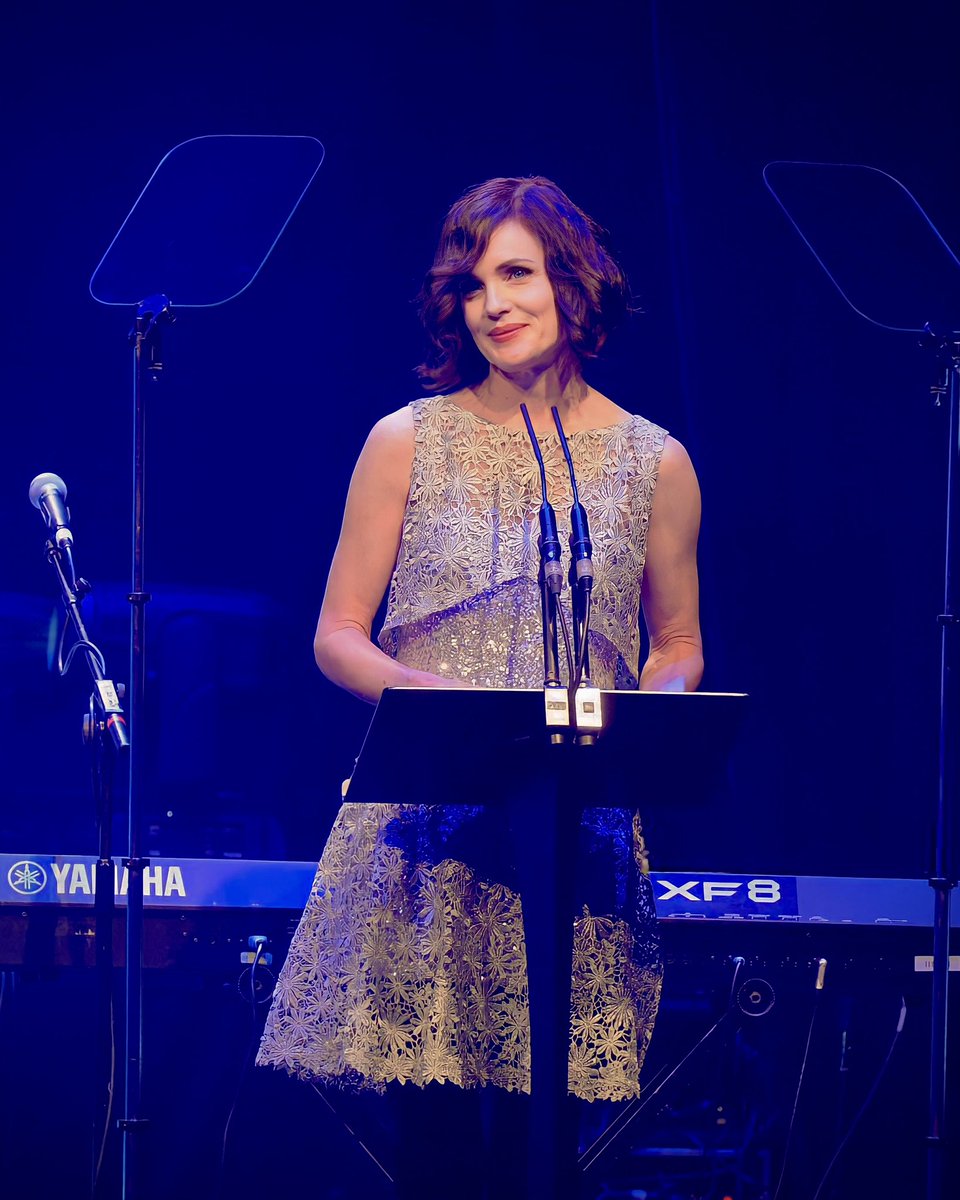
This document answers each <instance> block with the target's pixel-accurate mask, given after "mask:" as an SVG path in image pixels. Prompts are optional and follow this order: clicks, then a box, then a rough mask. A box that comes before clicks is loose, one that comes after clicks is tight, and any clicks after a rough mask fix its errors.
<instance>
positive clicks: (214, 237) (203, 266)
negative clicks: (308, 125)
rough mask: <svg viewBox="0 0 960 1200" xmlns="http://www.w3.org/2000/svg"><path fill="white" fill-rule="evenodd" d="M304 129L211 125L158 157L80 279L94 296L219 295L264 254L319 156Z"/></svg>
mask: <svg viewBox="0 0 960 1200" xmlns="http://www.w3.org/2000/svg"><path fill="white" fill-rule="evenodd" d="M323 153H324V151H323V146H322V145H321V144H320V142H319V141H317V139H316V138H313V137H299V136H294V137H285V136H263V135H247V134H216V135H208V136H205V137H196V138H191V139H190V140H189V141H186V142H181V143H180V145H178V146H174V148H173V149H172V150H171V151H169V153H167V154H166V155H164V157H163V158H162V159H161V161H160V164H159V166H158V167H157V168H156V170H155V171H154V172H153V174H152V175H151V177H150V179H149V180H148V182H147V185H146V187H145V188H144V189H143V191H142V192H141V193H140V195H139V197H138V198H137V201H136V203H135V204H134V206H133V208H132V209H131V210H130V213H129V214H128V216H127V217H126V219H125V220H124V222H123V224H122V225H121V226H120V229H119V230H118V232H117V234H116V236H115V237H114V239H113V241H112V242H111V243H110V246H109V247H108V249H107V252H106V253H105V254H104V256H103V258H102V259H101V260H100V262H99V264H98V266H97V269H96V270H95V271H94V273H93V276H92V278H91V280H90V294H91V295H92V296H93V298H94V299H95V300H98V301H100V303H101V304H120V305H125V306H134V305H136V304H139V303H140V301H142V300H143V299H144V298H145V297H147V296H150V295H153V294H156V293H162V294H163V295H165V296H169V298H170V300H171V302H172V303H173V304H174V305H175V306H176V307H178V308H203V307H210V306H213V305H217V304H223V303H225V302H226V301H227V300H232V299H233V298H234V297H235V296H238V295H239V294H240V293H241V292H242V291H244V290H245V289H246V288H247V287H249V286H250V284H251V283H252V282H253V280H254V279H255V278H256V276H257V274H258V272H259V271H260V269H261V267H262V266H263V264H264V263H265V262H266V260H267V259H268V258H269V256H270V252H271V250H272V249H273V247H274V246H275V245H276V243H277V241H278V239H279V237H280V235H281V234H282V233H283V230H284V229H285V228H286V225H287V223H288V222H289V220H290V218H291V217H292V216H293V214H294V212H295V211H296V209H297V206H298V205H299V203H300V201H301V199H302V198H303V196H304V194H305V193H306V191H307V188H308V187H309V186H310V184H311V183H312V182H313V179H314V177H315V176H316V174H317V171H319V169H320V164H321V163H322V162H323Z"/></svg>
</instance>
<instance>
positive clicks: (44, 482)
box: [30, 471, 73, 550]
mask: <svg viewBox="0 0 960 1200" xmlns="http://www.w3.org/2000/svg"><path fill="white" fill-rule="evenodd" d="M30 503H31V504H32V505H33V507H34V508H36V509H39V510H40V512H41V514H42V515H43V519H44V521H46V523H47V528H48V529H49V530H50V535H51V537H52V538H53V539H54V541H55V542H56V543H57V547H58V548H59V549H61V550H62V549H63V548H64V546H71V547H72V546H73V534H72V533H71V532H70V510H69V508H67V485H66V484H65V483H64V482H63V480H62V479H61V478H60V476H59V475H54V474H53V473H52V472H50V471H44V472H43V474H42V475H38V476H37V477H36V479H34V480H33V482H32V483H31V484H30Z"/></svg>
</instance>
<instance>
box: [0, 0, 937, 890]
mask: <svg viewBox="0 0 960 1200" xmlns="http://www.w3.org/2000/svg"><path fill="white" fill-rule="evenodd" d="M2 21H3V36H2V38H0V79H2V83H0V87H2V89H3V93H4V94H3V112H4V127H5V128H4V135H5V136H4V142H3V149H4V154H3V159H4V175H5V179H6V186H5V187H4V189H3V191H2V193H0V206H2V208H0V213H2V216H0V220H2V229H3V234H4V238H3V241H4V266H5V282H4V288H3V293H4V301H5V303H4V308H5V315H4V320H3V335H2V336H3V354H2V356H0V373H2V394H3V417H4V426H5V436H4V437H3V438H2V439H0V513H2V518H0V529H2V530H3V535H4V536H3V554H2V563H0V617H2V620H0V663H2V668H3V680H2V686H0V731H2V732H0V744H2V747H3V765H4V771H3V782H2V799H0V847H2V848H3V849H4V850H8V851H11V852H23V853H30V852H64V853H81V852H87V853H90V852H93V851H94V849H95V845H96V843H95V833H94V828H93V820H92V804H91V801H90V799H89V785H88V782H87V777H86V763H85V758H84V753H83V750H82V747H81V744H80V737H79V725H80V717H81V715H82V713H83V711H84V710H85V708H86V703H87V695H88V691H89V688H88V682H87V679H86V677H85V670H84V669H83V667H82V664H81V663H79V662H78V663H77V664H76V666H75V668H74V670H73V671H72V673H71V674H70V675H69V676H68V677H67V679H66V680H65V681H64V680H60V679H59V678H58V677H57V676H56V673H55V671H51V670H50V667H49V660H50V649H49V646H50V638H51V621H52V620H53V619H54V616H55V614H56V613H57V611H58V604H57V601H56V592H55V585H54V580H53V577H52V574H51V573H50V571H49V568H48V567H47V565H46V564H45V562H44V560H43V554H42V548H43V530H42V526H41V523H40V520H39V517H38V516H37V514H36V513H35V512H34V511H33V510H32V509H31V508H30V506H29V504H28V502H27V486H28V484H29V482H30V480H31V479H32V477H33V476H34V475H35V474H37V473H38V472H40V471H47V470H50V471H55V472H57V473H58V474H60V475H62V476H63V478H64V479H65V480H66V481H67V484H68V486H69V491H70V503H71V506H72V510H73V518H74V532H75V535H76V540H77V555H78V562H79V565H80V567H81V569H82V571H83V573H84V574H85V575H86V576H87V577H88V578H90V579H91V580H92V581H93V582H94V585H95V589H96V590H95V593H94V595H93V596H92V597H91V599H90V600H89V601H88V602H87V605H86V608H85V611H86V613H87V617H88V622H89V626H90V629H91V633H92V634H93V636H94V638H95V639H96V640H97V641H98V642H99V643H100V644H101V646H102V647H103V649H104V650H105V652H106V654H107V658H108V664H109V667H110V671H111V674H112V675H113V676H114V677H116V678H119V679H123V678H125V677H126V675H127V672H128V667H127V662H126V656H127V636H128V632H127V631H128V620H129V618H128V612H127V609H128V605H127V603H126V600H125V596H126V593H127V591H128V590H129V582H128V581H129V570H130V566H129V543H130V512H129V509H130V505H129V496H130V454H129V441H130V399H129V393H130V373H131V372H130V368H131V363H130V352H129V350H128V347H127V343H126V334H127V330H128V328H129V326H130V323H131V314H129V313H127V312H125V311H124V310H122V309H115V308H106V307H103V306H101V305H99V304H97V303H95V302H94V301H93V300H92V299H91V297H90V295H89V293H88V290H87V283H88V279H89V277H90V275H91V273H92V271H93V268H94V267H95V266H96V264H97V262H98V261H99V259H100V256H101V255H102V254H103V252H104V250H105V249H106V247H107V245H108V244H109V242H110V239H111V237H112V236H113V233H114V232H115V230H116V228H117V227H118V225H119V224H120V222H121V221H122V219H123V217H124V216H125V214H126V212H127V211H128V209H129V207H130V206H131V204H132V203H133V201H134V199H135V198H136V196H137V195H138V194H139V192H140V189H141V188H142V187H143V185H144V184H145V182H146V181H147V179H148V178H149V176H150V174H151V172H152V170H153V169H154V167H155V166H156V164H157V163H158V162H159V160H160V159H161V157H162V156H163V155H164V154H165V153H166V152H167V151H168V150H169V149H170V148H171V147H172V146H174V145H176V144H178V143H179V142H182V141H184V140H185V139H188V138H192V137H197V136H199V135H203V134H211V133H249V134H252V133H261V134H264V133H266V134H309V135H312V136H315V137H317V138H319V139H320V140H321V141H322V142H323V144H324V146H325V147H326V159H325V162H324V164H323V166H322V168H321V171H320V173H319V175H318V177H317V179H316V181H315V183H314V185H313V187H312V188H311V190H310V191H309V192H308V194H307V196H306V198H305V200H304V202H303V203H302V205H301V206H300V208H299V210H298V211H297V213H296V215H295V216H294V218H293V220H292V221H291V223H290V225H289V227H288V228H287V230H286V232H285V234H284V236H283V238H282V239H281V241H280V243H279V244H278V246H277V248H276V250H275V252H274V253H273V255H272V257H271V258H270V259H269V261H268V262H267V264H266V266H265V267H264V269H263V271H262V272H261V274H260V276H259V277H258V278H257V280H256V281H255V283H254V284H253V286H252V287H251V288H250V289H249V290H248V291H246V292H245V293H244V294H243V295H241V296H240V297H239V298H238V299H236V300H235V301H233V302H232V303H230V304H228V305H225V306H224V307H222V308H217V309H205V310H187V309H184V310H182V311H181V312H180V313H179V320H178V323H177V325H176V326H175V328H174V329H173V330H172V331H171V333H170V334H169V335H168V338H167V346H166V362H167V369H166V374H165V378H164V380H163V382H162V385H161V386H160V387H159V388H157V389H156V390H155V393H154V394H153V395H152V396H151V400H150V410H149V446H148V491H147V504H148V517H147V520H148V542H147V559H146V563H147V586H148V590H149V591H151V592H152V593H153V595H154V596H155V600H154V601H153V603H152V604H151V605H150V608H149V618H148V656H149V659H148V662H149V706H148V714H147V715H148V728H147V730H146V731H145V737H146V751H145V753H146V754H147V758H148V776H149V786H148V791H147V795H146V797H145V805H146V810H147V817H148V820H147V824H148V826H149V835H148V849H149V850H150V851H151V852H159V853H163V854H169V855H197V856H202V855H214V856H218V855H223V854H242V855H244V856H248V857H263V858H284V857H287V858H296V859H313V858H316V857H317V855H318V853H319V851H320V848H321V847H322V844H323V840H324V837H325V833H326V829H327V827H328V825H329V822H330V821H331V819H332V816H333V813H334V812H335V809H336V804H337V800H338V796H339V783H340V780H341V779H342V778H343V777H344V776H345V775H346V774H347V773H348V771H349V769H350V766H351V763H352V758H353V755H354V754H355V753H356V750H357V748H358V746H359V742H360V739H361V737H362V733H363V730H364V728H365V725H366V722H367V720H368V719H369V710H368V709H367V708H366V707H365V706H364V705H362V704H361V703H360V702H358V701H355V700H353V699H351V698H350V697H347V696H346V695H344V694H342V693H340V692H338V691H337V690H336V689H334V688H333V687H332V686H331V685H329V684H327V683H326V682H325V681H324V680H323V679H322V678H321V676H320V675H319V673H318V672H317V671H316V669H315V667H314V666H313V662H312V653H311V639H312V634H313V628H314V624H315V620H316V614H317V610H318V608H319V604H320V599H321V595H322V591H323V586H324V580H325V575H326V570H327V565H328V562H329V559H330V555H331V553H332V549H333V545H334V542H335V538H336V534H337V527H338V524H339V513H340V510H341V506H342V501H343V496H344V493H345V489H346V485H347V481H348V479H349V474H350V471H351V469H352V465H353V462H354V460H355V458H356V455H357V453H358V451H359V449H360V446H361V445H362V441H363V438H364V436H365V433H366V431H367V430H368V429H369V427H370V426H371V425H372V424H373V422H374V421H375V420H376V419H377V418H378V417H379V416H380V415H382V414H383V413H384V412H386V411H389V410H392V409H394V408H397V407H399V406H400V405H402V404H404V403H406V402H407V401H409V400H410V399H412V398H414V397H415V396H417V395H418V394H419V389H418V385H417V382H416V379H415V376H414V374H413V371H412V368H413V367H414V366H415V364H416V363H417V362H418V361H419V359H420V357H421V356H422V352H423V345H422V341H421V335H420V332H419V329H418V324H417V320H416V315H415V311H414V308H413V306H412V304H411V300H412V298H413V296H414V295H415V293H416V291H417V288H418V286H419V282H420V279H421V277H422V273H423V270H424V269H425V267H426V266H427V265H428V262H429V259H430V256H431V254H432V249H433V243H434V238H435V236H436V232H437V229H438V227H439V223H440V221H441V219H442V216H443V214H444V212H445V210H446V208H447V207H448V205H449V204H450V202H451V201H452V200H453V199H454V198H455V197H456V196H457V195H458V194H459V193H460V192H461V191H462V190H463V189H464V188H466V187H467V186H469V185H471V184H473V183H476V182H478V181H480V180H482V179H484V178H487V177H489V176H492V175H508V174H533V173H542V174H545V175H547V176H549V177H551V178H553V179H555V180H556V181H557V182H558V183H559V184H560V185H561V186H562V187H563V188H564V189H565V190H567V191H568V192H569V193H570V194H571V195H572V196H573V198H574V199H575V200H576V201H577V202H578V203H579V204H581V205H582V206H583V207H584V208H586V209H587V210H588V211H589V212H591V213H592V214H594V215H595V216H596V217H597V218H598V219H599V220H600V221H601V222H602V223H603V224H604V225H605V226H606V227H608V228H609V229H610V230H611V231H612V235H613V241H614V244H615V246H616V247H617V249H618V251H619V253H620V255H621V257H622V259H623V262H624V264H625V266H626V268H627V271H628V274H629V276H630V278H631V281H632V284H633V289H634V292H635V293H636V296H637V299H638V302H639V304H640V306H641V307H642V309H643V315H641V316H638V317H637V318H636V319H635V320H633V322H632V323H631V325H630V326H629V328H628V329H627V330H625V331H624V332H623V333H622V335H621V336H620V337H619V339H618V340H617V341H616V342H615V343H614V344H613V345H612V346H611V348H610V354H609V356H608V358H607V361H606V362H605V363H604V364H602V365H601V366H600V367H598V368H597V369H596V370H595V371H594V372H593V374H592V375H591V379H592V381H593V382H595V383H596V385H597V386H599V387H600V388H601V389H602V390H605V391H606V392H607V393H608V394H610V395H611V396H612V397H613V398H614V399H615V400H616V401H617V402H618V403H620V404H622V405H624V406H625V407H627V408H629V409H632V410H635V411H638V412H642V413H643V414H644V415H645V416H647V417H649V418H650V419H652V420H654V421H656V422H658V423H660V424H662V425H665V426H666V427H667V428H669V429H670V430H671V431H672V432H673V433H675V434H676V436H678V437H679V438H680V439H681V440H682V441H683V442H684V443H685V444H686V445H687V446H688V448H689V450H690V452H691V454H692V456H693V459H694V462H695V464H696V467H697V470H698V474H699V477H700V481H701V485H702V490H703V497H704V525H703V535H702V540H701V554H700V563H701V577H702V599H703V605H702V607H703V631H704V637H705V649H706V661H707V670H706V675H705V678H704V683H703V686H704V688H706V689H711V690H743V691H747V692H749V693H751V695H752V697H753V702H752V707H751V715H750V717H749V720H748V722H747V726H746V728H745V729H744V731H743V735H742V738H741V740H740V743H739V744H738V746H737V748H736V750H735V753H734V755H733V758H732V761H731V768H730V779H729V784H728V786H727V788H726V789H725V790H724V793H723V795H722V796H721V797H720V798H719V799H718V801H717V803H716V805H715V806H714V807H713V808H712V809H711V810H710V811H709V812H707V813H701V814H699V815H698V816H697V817H696V819H695V820H690V821H688V822H685V826H686V831H687V838H686V840H683V841H680V840H678V839H677V837H676V835H675V830H676V827H677V822H675V821H671V818H670V816H669V814H665V813H664V814H659V815H658V813H657V811H656V810H655V809H654V810H653V811H651V812H648V825H649V826H650V834H651V842H652V851H653V861H654V866H655V867H660V868H668V867H679V868H683V869H691V870H710V871H722V870H733V871H739V870H742V871H751V872H762V873H773V872H795V873H805V874H836V875H845V876H858V875H871V876H885V875H886V876H924V875H925V874H926V873H927V871H928V865H929V864H928V847H929V839H930V828H931V817H932V810H933V803H934V799H935V791H936V752H937V698H938V657H939V630H938V626H937V623H936V614H937V613H938V612H939V611H940V606H941V589H942V582H941V566H942V542H943V489H944V474H945V472H944V462H945V457H946V437H945V422H944V418H943V414H942V412H940V411H937V410H936V409H935V408H934V406H933V404H932V402H931V400H930V397H929V391H928V389H929V385H930V384H931V383H932V382H933V380H934V378H935V375H936V372H935V369H934V365H933V363H932V362H931V361H930V359H929V357H928V356H926V355H925V354H924V353H923V352H921V351H920V350H919V349H918V348H917V346H916V339H914V338H912V337H910V336H908V335H903V334H901V335H897V334H892V333H887V332H884V331H882V330H879V329H877V328H875V327H872V326H870V325H868V324H867V323H865V322H864V321H862V320H861V319H860V318H859V317H857V316H856V315H855V314H854V313H853V312H852V311H850V310H849V309H848V308H847V307H846V306H845V304H844V303H843V301H842V299H841V298H840V296H839V295H838V294H837V293H836V291H835V290H834V289H833V288H832V287H831V286H830V284H829V282H828V281H827V280H826V278H825V277H824V276H823V275H822V274H821V272H820V269H819V267H818V266H817V264H816V262H815V261H814V259H813V258H812V256H811V255H810V254H809V253H808V251H807V250H806V249H805V247H804V246H803V244H802V243H801V241H800V239H799V238H798V237H797V235H796V234H795V232H794V231H793V230H792V229H791V228H790V226H789V225H788V223H787V221H786V220H785V219H784V217H783V214H782V213H781V212H780V211H779V210H778V209H777V207H776V205H775V204H774V202H773V200H772V199H771V197H770V195H769V194H768V192H767V191H766V189H765V187H764V185H763V182H762V177H761V171H762V169H763V166H764V164H765V163H767V162H768V161H770V160H772V159H813V160H820V161H848V162H859V163H867V164H871V165H873V166H876V167H879V168H882V169H884V170H886V171H889V172H890V173H891V174H893V175H894V176H896V177H897V178H899V179H901V180H902V181H903V182H904V183H905V184H907V186H909V187H910V188H912V190H913V191H914V192H915V194H916V195H917V197H918V198H919V200H920V202H921V203H922V204H923V205H924V206H925V207H926V209H927V211H928V212H929V214H930V216H931V217H932V219H933V220H934V221H935V222H936V223H937V225H938V227H939V228H940V230H941V232H942V233H943V234H944V236H945V238H946V240H947V241H948V242H949V243H950V244H951V245H953V246H954V247H956V246H958V245H960V218H958V216H957V213H958V207H957V197H958V191H960V180H958V169H957V156H956V152H955V150H956V145H957V134H958V106H957V86H956V74H955V72H956V53H955V51H956V46H957V44H958V33H960V10H957V9H956V7H955V6H948V5H944V4H936V3H932V2H929V0H920V2H919V3H914V4H911V5H909V6H904V5H896V6H877V5H874V4H856V3H839V4H838V3H833V4H821V3H790V2H787V3H779V4H773V5H771V4H769V3H764V2H761V0H743V2H741V3H738V4H734V5H719V4H713V3H707V2H705V0H704V2H700V0H674V2H672V3H663V4H656V5H652V4H651V3H649V2H647V3H636V2H635V3H624V4H619V3H607V2H602V0H601V2H600V3H597V4H593V5H580V4H565V3H556V4H552V5H549V6H547V5H543V6H540V5H531V4H518V5H514V6H511V7H510V8H509V9H504V8H501V7H499V6H497V7H491V6H471V7H467V6H455V5H443V6H441V5H432V4H423V5H416V4H402V3H399V4H394V5H389V6H388V5H366V6H362V5H348V6H329V7H328V6H325V5H309V6H308V5H302V6H298V5H286V4H282V3H278V4H273V5H271V6H269V7H268V8H263V9H260V10H258V11H257V12H256V13H253V14H251V13H249V12H246V11H244V10H241V9H237V8H233V7H228V6H222V7H221V6H214V5H200V4H197V5H193V6H186V5H179V4H168V5H165V6H164V7H163V10H162V11H157V10H153V9H149V10H148V9H145V8H143V7H142V6H137V7H135V6H132V5H110V4H106V5H99V6H85V7H83V8H82V9H80V8H76V9H67V8H64V9H62V10H60V9H56V8H55V9H52V10H51V9H48V8H36V9H32V10H29V9H27V8H26V7H25V6H24V7H22V8H21V9H20V11H18V12H16V13H11V14H7V15H6V16H5V17H4V18H3V19H2ZM910 268H911V264H909V263H907V264H905V266H904V268H903V269H904V271H905V272H909V271H910ZM172 300H173V302H174V305H176V303H177V297H176V296H172ZM920 319H921V320H923V319H924V318H923V316H922V314H921V316H920ZM643 753H644V751H643V750H642V748H641V750H640V755H641V762H642V754H643ZM649 753H657V754H662V753H669V751H666V750H664V748H662V747H657V748H655V749H651V750H650V751H649ZM676 753H677V754H681V755H682V754H683V753H684V750H683V749H682V748H679V749H678V750H677V751H676ZM398 769H402V764H398ZM638 786H640V787H642V780H641V782H640V784H639V785H638ZM658 823H659V826H662V828H663V829H664V838H663V839H661V843H660V845H659V847H658V842H657V836H656V834H657V831H658Z"/></svg>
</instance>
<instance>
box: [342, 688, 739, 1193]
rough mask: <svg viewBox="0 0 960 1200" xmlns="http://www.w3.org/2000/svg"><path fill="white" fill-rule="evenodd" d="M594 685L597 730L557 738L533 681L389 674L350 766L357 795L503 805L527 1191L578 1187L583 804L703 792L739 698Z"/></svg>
mask: <svg viewBox="0 0 960 1200" xmlns="http://www.w3.org/2000/svg"><path fill="white" fill-rule="evenodd" d="M600 696H601V707H602V716H603V729H602V732H601V734H600V736H599V738H598V739H597V741H596V744H592V745H589V744H588V745H578V744H570V743H569V742H568V743H565V744H562V745H555V744H551V743H550V741H549V739H548V737H547V730H546V727H545V723H544V698H543V692H542V691H541V690H539V689H513V688H510V689H501V688H389V689H387V690H386V691H385V692H384V693H383V696H382V698H381V700H380V703H379V704H378V705H377V708H376V711H375V712H374V715H373V719H372V721H371V723H370V726H369V729H368V731H367V734H366V737H365V739H364V742H363V745H362V747H361V750H360V755H359V757H358V759H357V763H356V767H355V769H354V772H353V775H352V777H351V780H350V793H349V796H350V800H351V802H354V803H360V804H363V803H385V802H389V803H396V804H444V805H450V804H469V805H475V804H486V805H494V806H497V807H499V808H501V809H502V810H503V813H504V826H505V835H506V834H507V833H509V836H510V838H511V843H512V849H513V861H514V864H515V866H516V871H517V879H518V883H519V889H520V895H521V899H522V904H523V920H524V931H525V938H526V950H527V975H528V986H529V997H530V1045H531V1106H530V1136H529V1140H528V1162H527V1191H526V1195H527V1197H528V1198H529V1200H575V1198H576V1197H578V1196H580V1195H581V1192H582V1189H583V1175H582V1172H581V1171H580V1168H579V1166H578V1163H577V1146H576V1110H575V1107H574V1104H573V1102H572V1101H571V1100H570V1099H569V1098H568V1096H567V1060H568V1050H569V1027H570V979H571V959H572V939H573V921H574V916H575V914H574V911H573V894H574V882H575V870H576V863H575V851H576V845H577V838H578V833H579V826H580V814H581V811H582V810H583V808H585V807H618V808H640V809H641V811H647V810H650V809H651V808H653V807H655V806H660V805H664V804H671V805H673V804H682V805H684V806H685V807H686V806H688V805H691V804H694V803H696V802H697V801H698V800H700V801H704V800H705V799H706V798H707V797H709V794H710V792H711V790H712V788H713V787H714V786H715V784H716V783H717V782H718V780H719V778H720V776H721V775H722V773H723V769H724V765H725V762H726V756H727V750H728V747H729V746H730V744H731V742H732V740H733V737H734V734H735V731H736V728H737V725H738V724H739V722H740V720H741V717H742V715H743V711H744V704H745V700H746V697H745V696H743V695H741V694H739V693H705V692H690V693H678V692H637V691H632V692H616V691H607V692H601V693H600ZM398 764H403V768H402V769H398ZM464 1166H465V1169H469V1164H464Z"/></svg>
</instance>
